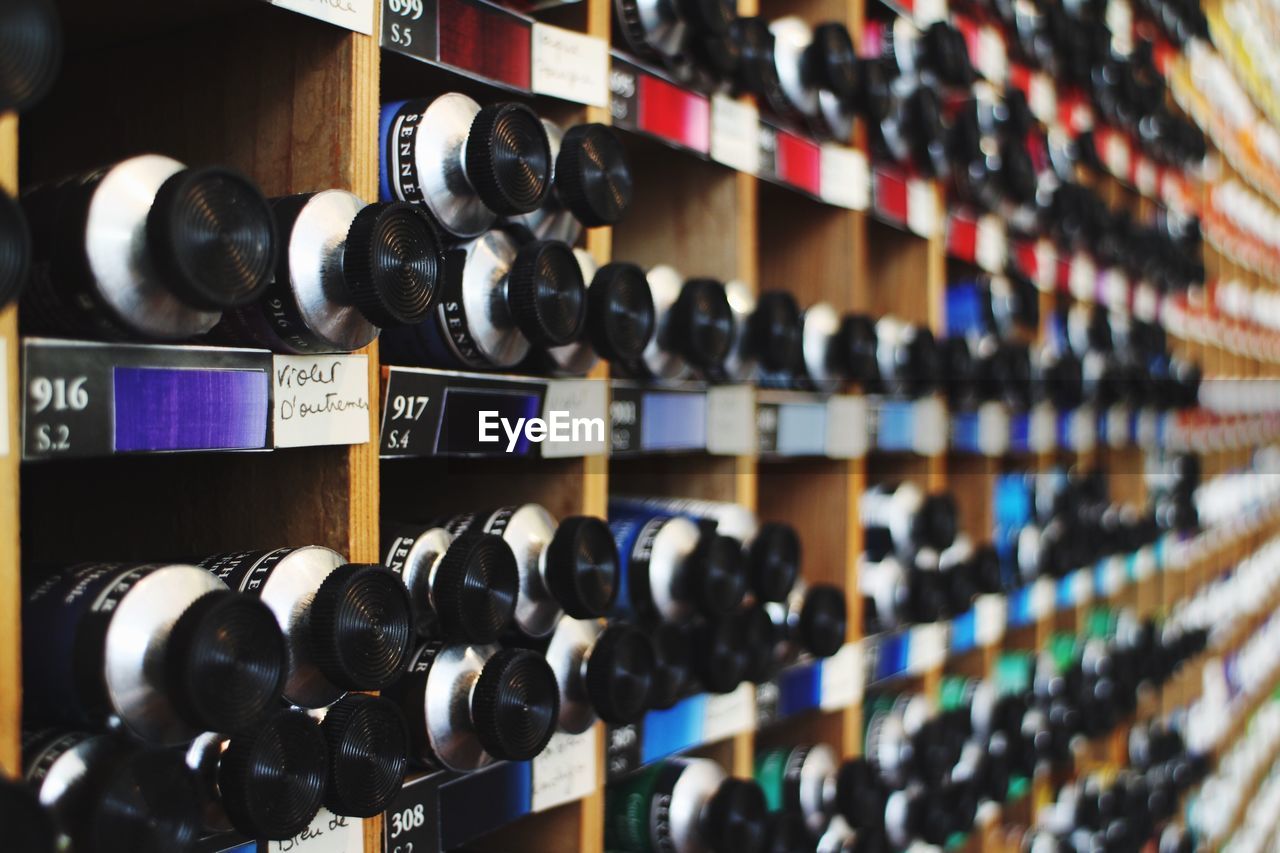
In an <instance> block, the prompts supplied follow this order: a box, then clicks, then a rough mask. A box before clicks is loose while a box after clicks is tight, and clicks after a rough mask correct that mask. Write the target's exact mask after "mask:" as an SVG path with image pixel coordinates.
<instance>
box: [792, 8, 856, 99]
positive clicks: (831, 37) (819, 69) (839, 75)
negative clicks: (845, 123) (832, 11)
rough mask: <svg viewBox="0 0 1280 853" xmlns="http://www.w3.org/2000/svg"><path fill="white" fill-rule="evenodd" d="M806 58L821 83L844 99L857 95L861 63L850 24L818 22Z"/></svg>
mask: <svg viewBox="0 0 1280 853" xmlns="http://www.w3.org/2000/svg"><path fill="white" fill-rule="evenodd" d="M805 58H806V63H807V64H808V65H809V66H810V68H811V70H812V73H813V75H814V79H815V81H816V82H817V84H818V85H819V86H821V87H822V88H823V89H826V90H828V91H829V92H831V93H832V94H834V95H835V96H836V97H837V98H839V99H840V100H841V101H850V100H852V99H853V98H854V97H856V95H857V93H858V82H859V81H858V72H859V70H860V65H859V64H858V55H857V52H856V51H855V50H854V48H853V38H852V37H851V36H850V35H849V29H848V27H846V26H845V25H844V24H841V23H838V22H836V21H827V22H826V23H822V24H818V25H817V26H816V27H814V28H813V41H812V42H811V43H810V44H809V47H808V49H806V51H805Z"/></svg>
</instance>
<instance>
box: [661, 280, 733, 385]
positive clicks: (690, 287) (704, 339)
mask: <svg viewBox="0 0 1280 853" xmlns="http://www.w3.org/2000/svg"><path fill="white" fill-rule="evenodd" d="M671 312H672V313H671V322H672V326H673V328H672V330H671V331H672V340H673V342H674V344H675V346H676V349H677V350H678V351H679V352H680V354H681V355H683V356H684V357H685V360H687V361H688V362H689V363H690V364H691V365H693V366H694V367H696V368H698V369H699V370H703V371H716V370H719V369H720V368H722V367H723V366H724V360H725V358H726V357H727V356H728V355H729V347H730V346H731V345H732V344H733V309H732V308H730V307H729V298H728V296H726V295H725V290H724V285H723V284H721V283H720V282H718V281H716V280H715V279H713V278H691V279H689V280H688V281H686V282H685V283H684V287H682V288H681V289H680V295H679V296H678V297H677V298H676V302H675V305H673V306H672V309H671Z"/></svg>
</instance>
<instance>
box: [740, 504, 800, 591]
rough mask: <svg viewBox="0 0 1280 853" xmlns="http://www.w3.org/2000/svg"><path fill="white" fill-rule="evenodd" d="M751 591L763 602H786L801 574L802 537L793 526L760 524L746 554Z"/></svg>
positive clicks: (772, 523)
mask: <svg viewBox="0 0 1280 853" xmlns="http://www.w3.org/2000/svg"><path fill="white" fill-rule="evenodd" d="M747 567H748V571H749V573H750V578H751V591H752V592H754V593H755V594H756V597H757V598H759V599H760V600H761V601H783V600H785V599H786V597H787V593H789V592H791V588H792V587H793V586H795V585H796V578H797V577H798V576H799V574H800V537H799V535H797V534H796V529H795V528H794V527H792V526H791V525H790V524H784V523H782V522H777V521H769V522H765V523H764V524H762V525H760V529H759V530H757V531H756V535H755V538H754V539H752V540H751V547H750V548H749V549H748V551H747Z"/></svg>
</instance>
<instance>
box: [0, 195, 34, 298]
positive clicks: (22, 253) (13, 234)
mask: <svg viewBox="0 0 1280 853" xmlns="http://www.w3.org/2000/svg"><path fill="white" fill-rule="evenodd" d="M30 270H31V231H30V230H29V229H28V228H27V217H26V216H25V215H23V213H22V208H21V207H20V206H19V205H18V202H17V201H16V200H15V199H14V198H13V197H12V196H10V195H9V194H8V193H7V192H5V191H4V190H3V189H0V307H3V306H5V305H8V304H9V303H10V302H12V301H13V300H14V299H16V298H17V297H18V295H19V294H20V293H21V292H22V289H23V288H24V287H25V286H26V284H27V275H28V273H29V272H30Z"/></svg>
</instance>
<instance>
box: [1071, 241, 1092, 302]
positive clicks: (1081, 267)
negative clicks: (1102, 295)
mask: <svg viewBox="0 0 1280 853" xmlns="http://www.w3.org/2000/svg"><path fill="white" fill-rule="evenodd" d="M1097 281H1098V272H1097V268H1095V267H1094V265H1093V258H1091V257H1089V255H1087V254H1086V253H1084V252H1076V253H1075V254H1074V255H1072V256H1071V273H1070V274H1069V275H1068V277H1067V288H1068V289H1069V290H1070V291H1071V295H1072V296H1074V297H1075V298H1076V299H1078V300H1080V301H1081V302H1092V301H1093V300H1094V299H1095V298H1096V295H1097V294H1096V290H1095V289H1096V287H1097Z"/></svg>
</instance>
